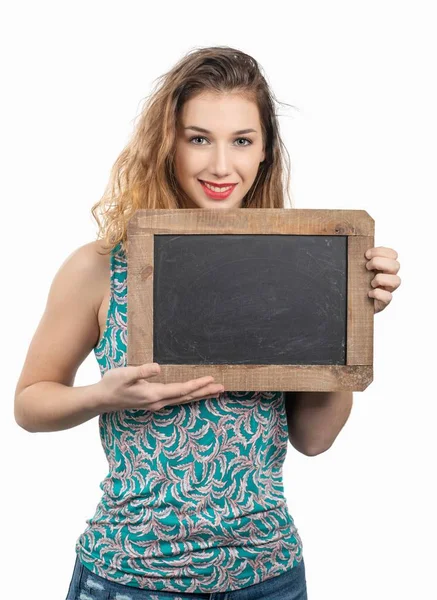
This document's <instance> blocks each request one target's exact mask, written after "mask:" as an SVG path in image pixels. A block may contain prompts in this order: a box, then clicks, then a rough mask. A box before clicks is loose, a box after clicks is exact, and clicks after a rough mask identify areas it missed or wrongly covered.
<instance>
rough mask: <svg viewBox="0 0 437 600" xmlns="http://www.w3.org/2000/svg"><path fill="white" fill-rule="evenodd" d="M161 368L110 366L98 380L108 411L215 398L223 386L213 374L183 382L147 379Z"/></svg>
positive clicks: (152, 407)
mask: <svg viewBox="0 0 437 600" xmlns="http://www.w3.org/2000/svg"><path fill="white" fill-rule="evenodd" d="M159 372H160V367H159V365H158V364H157V363H145V364H143V365H139V366H137V367H135V366H129V367H116V368H114V369H108V370H107V371H106V373H105V374H104V375H103V377H102V379H101V380H100V381H99V383H98V384H97V385H98V386H100V388H101V392H102V397H103V405H104V407H105V412H111V411H117V410H127V409H143V410H149V411H151V412H156V411H158V410H161V408H164V407H165V406H171V405H174V404H186V403H188V402H193V400H200V399H205V398H214V397H216V396H217V395H218V394H220V393H221V392H223V390H224V388H223V386H222V385H221V384H217V383H214V377H211V376H208V377H200V378H198V379H191V380H189V381H185V382H184V383H150V382H149V381H147V379H150V378H151V377H154V376H155V375H158V374H159Z"/></svg>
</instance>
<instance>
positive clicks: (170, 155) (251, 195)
mask: <svg viewBox="0 0 437 600" xmlns="http://www.w3.org/2000/svg"><path fill="white" fill-rule="evenodd" d="M155 81H156V80H155ZM204 91H207V92H216V93H223V92H224V93H229V92H236V93H238V94H239V95H242V96H244V97H245V98H247V99H248V100H250V101H253V102H255V103H256V105H257V107H258V110H259V114H260V121H261V128H262V136H263V141H264V147H265V160H264V161H263V162H262V163H261V164H260V165H259V168H258V172H257V175H256V177H255V180H254V183H253V185H252V186H251V188H250V190H249V191H248V192H247V194H246V195H245V196H244V199H243V202H242V208H284V189H285V190H286V192H287V195H288V197H289V198H290V195H289V182H290V161H289V154H288V151H287V149H286V148H285V146H284V144H283V142H282V139H281V137H280V134H279V125H278V121H277V115H276V113H275V102H277V101H276V99H275V98H274V96H273V93H272V92H271V90H270V88H269V85H268V84H267V82H266V79H265V77H264V76H263V74H262V70H261V68H260V66H259V64H258V63H257V61H256V60H255V59H254V58H252V57H251V56H249V55H248V54H245V53H244V52H241V51H240V50H236V49H234V48H230V47H228V46H216V47H210V48H202V49H196V50H192V51H190V52H188V54H186V56H184V57H183V58H182V59H181V60H180V61H179V62H178V63H177V64H176V65H175V66H174V67H173V68H172V69H171V70H170V71H169V72H167V73H165V74H164V75H162V76H161V77H159V78H158V80H157V84H156V85H155V88H154V90H153V92H152V94H151V95H150V96H147V97H146V101H145V103H144V106H143V109H142V111H141V113H140V115H139V117H138V123H137V125H136V126H135V128H134V131H133V134H132V136H131V138H130V141H129V142H128V143H127V145H126V146H125V148H124V149H123V150H122V152H121V153H120V155H119V156H118V158H117V160H116V161H115V163H114V165H113V167H112V169H111V174H110V179H109V182H108V184H107V186H106V189H105V192H104V194H103V196H102V198H101V199H100V200H99V201H98V202H96V203H95V204H94V205H93V207H92V209H91V213H92V215H93V217H94V219H95V220H96V221H97V224H98V227H99V231H98V237H97V239H102V240H104V242H106V246H107V248H109V250H110V249H111V248H113V247H115V246H116V245H117V244H118V243H119V242H121V244H122V245H124V246H125V245H126V244H125V242H126V238H127V224H128V222H129V219H130V218H131V216H132V215H133V214H134V213H135V212H136V211H137V210H138V209H143V208H163V209H175V208H182V207H183V206H184V201H185V200H186V199H187V197H186V194H185V192H184V191H183V190H182V188H181V187H180V186H179V184H178V182H177V180H176V177H175V174H174V155H175V149H176V128H177V123H178V117H179V114H180V112H181V109H182V107H183V105H184V103H185V102H187V101H188V100H189V99H191V98H193V97H194V96H197V95H198V94H200V93H201V92H204ZM281 104H282V103H281ZM284 173H285V176H284ZM290 202H291V204H292V201H291V198H290ZM98 212H99V213H100V214H101V218H102V220H100V218H99V216H98Z"/></svg>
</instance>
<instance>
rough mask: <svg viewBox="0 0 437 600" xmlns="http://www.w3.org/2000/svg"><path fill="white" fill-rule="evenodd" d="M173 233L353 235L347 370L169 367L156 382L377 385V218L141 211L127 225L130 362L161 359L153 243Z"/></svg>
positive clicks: (359, 213) (333, 213)
mask: <svg viewBox="0 0 437 600" xmlns="http://www.w3.org/2000/svg"><path fill="white" fill-rule="evenodd" d="M172 233H174V234H181V235H183V234H207V233H211V234H244V233H247V234H264V235H266V234H272V235H273V234H285V235H287V234H294V235H324V236H326V235H333V236H335V235H343V236H348V269H347V273H348V277H347V298H348V302H347V347H346V365H247V364H246V365H222V364H221V365H210V364H207V365H166V364H164V365H160V367H161V373H160V375H159V376H154V377H153V382H156V383H158V382H161V383H172V382H184V381H188V380H191V379H196V378H198V377H203V376H206V375H212V376H213V377H214V380H215V383H221V384H223V385H224V387H225V391H232V390H233V391H242V390H244V391H266V390H270V391H276V390H277V391H336V390H349V391H362V390H364V389H365V388H366V387H367V386H368V385H369V384H370V383H371V382H372V380H373V316H374V308H373V299H372V298H369V297H368V295H367V292H368V290H369V289H370V288H371V285H370V282H371V280H372V279H373V277H374V274H373V273H372V271H368V269H366V262H367V260H366V258H365V256H364V253H365V252H366V250H368V249H369V248H372V247H373V246H374V220H373V219H372V218H371V217H370V216H369V215H368V214H367V212H365V211H363V210H321V209H314V210H312V209H311V210H310V209H276V208H266V209H250V208H245V209H231V210H228V211H220V210H214V209H211V210H208V209H174V210H163V209H142V210H138V211H137V212H136V213H135V214H134V215H133V217H132V218H131V219H130V221H129V223H128V228H127V257H128V277H127V279H128V307H127V311H128V312H127V325H128V347H127V361H128V365H140V364H144V363H152V362H154V360H153V273H154V256H153V253H154V239H153V238H154V236H155V235H159V234H166V235H168V234H172ZM134 330H135V331H136V336H135V338H133V336H132V332H133V331H134ZM129 340H130V342H129Z"/></svg>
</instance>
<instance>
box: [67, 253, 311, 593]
mask: <svg viewBox="0 0 437 600" xmlns="http://www.w3.org/2000/svg"><path fill="white" fill-rule="evenodd" d="M110 260H111V263H110V264H111V279H110V289H111V294H110V302H109V309H108V314H107V320H106V328H105V331H104V335H103V338H102V339H101V341H100V343H98V345H97V346H95V348H94V352H95V356H96V359H97V362H98V364H99V367H100V372H101V375H102V376H103V374H104V373H105V372H106V371H107V369H111V368H115V367H123V366H124V367H125V366H127V352H126V348H127V257H126V253H125V251H124V250H123V244H122V243H121V242H119V243H118V244H117V246H115V248H113V249H112V251H111V257H110ZM284 399H285V394H284V392H226V391H225V392H223V393H221V394H219V395H218V396H217V397H216V398H207V399H204V400H195V401H193V402H190V403H187V404H179V405H172V406H167V407H164V408H162V409H161V410H159V411H157V412H151V411H148V410H144V409H142V410H139V409H133V410H121V411H113V412H108V413H102V414H100V415H99V432H100V439H101V443H102V446H103V450H104V452H105V454H106V457H107V460H108V466H109V472H108V474H107V475H106V477H105V478H104V480H103V481H102V482H101V483H100V488H101V490H102V491H103V495H102V497H101V499H100V501H99V503H98V505H97V508H96V511H95V513H94V515H93V517H92V518H91V519H87V520H86V523H87V527H86V529H85V531H84V532H83V533H82V534H81V535H80V536H79V538H78V539H77V541H76V546H75V551H76V554H77V555H78V558H79V561H80V562H81V563H82V564H83V565H84V566H85V567H86V568H87V569H89V570H90V571H92V572H93V573H95V574H97V575H99V576H101V577H103V578H106V579H107V580H110V581H112V582H116V583H119V584H122V585H127V586H131V587H133V588H141V589H143V590H153V591H169V592H187V593H189V592H191V593H214V592H228V591H234V590H239V589H242V588H245V587H247V586H250V585H254V584H257V583H260V582H262V581H264V580H266V579H270V578H272V577H275V576H278V575H281V574H282V573H284V572H285V571H288V570H289V569H292V568H293V567H295V566H296V565H297V564H298V563H300V562H301V561H302V558H303V554H302V541H301V538H300V536H299V533H298V531H297V529H296V527H295V525H294V520H293V518H292V517H291V516H290V514H289V512H288V507H287V503H286V499H285V497H284V489H283V483H282V466H283V462H284V460H285V457H286V454H287V446H288V426H287V418H286V412H285V402H284Z"/></svg>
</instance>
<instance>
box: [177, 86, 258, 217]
mask: <svg viewBox="0 0 437 600" xmlns="http://www.w3.org/2000/svg"><path fill="white" fill-rule="evenodd" d="M195 128H202V129H204V130H207V131H208V132H209V133H206V132H205V131H199V130H198V129H197V130H196V129H195ZM246 129H248V130H253V131H248V132H244V133H241V130H246ZM237 131H239V132H240V133H236V132H237ZM264 158H265V153H264V148H263V139H262V132H261V122H260V118H259V111H258V107H257V105H256V104H255V103H254V102H251V101H249V100H247V99H244V98H243V97H241V96H237V95H236V94H232V93H227V94H220V95H217V94H213V93H210V92H208V93H207V92H203V93H201V94H199V95H198V96H196V97H195V98H192V99H191V100H188V101H187V102H186V103H185V104H184V106H183V108H182V110H181V113H180V119H179V123H178V130H177V137H176V155H175V175H176V179H177V181H178V183H179V185H180V186H181V188H182V189H183V191H184V192H185V193H186V195H187V196H188V199H189V201H188V203H187V202H186V204H187V205H184V208H217V209H221V210H223V209H230V208H241V206H242V203H243V198H244V196H245V195H246V194H247V192H248V191H249V189H250V188H251V186H252V184H253V183H254V181H255V177H256V174H257V172H258V168H259V163H260V162H262V161H263V160H264ZM199 180H202V181H206V182H209V183H211V184H214V183H229V184H236V186H235V187H234V188H233V190H232V192H231V194H230V195H229V196H228V197H227V198H226V199H224V200H214V199H212V198H210V197H209V196H208V195H207V193H206V192H205V190H204V186H203V185H202V183H201V182H200V181H199Z"/></svg>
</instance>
